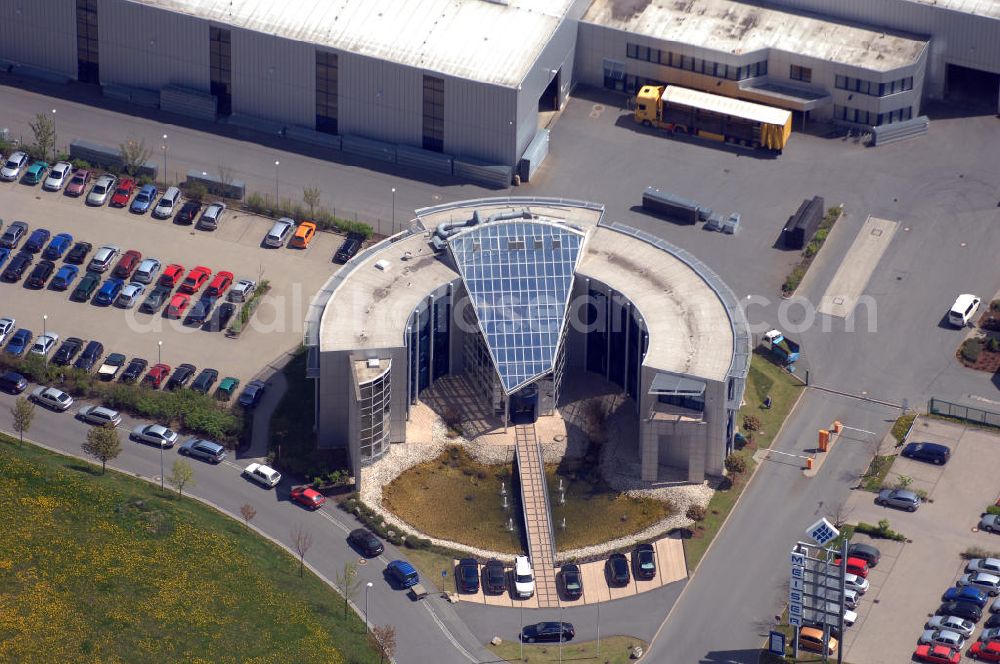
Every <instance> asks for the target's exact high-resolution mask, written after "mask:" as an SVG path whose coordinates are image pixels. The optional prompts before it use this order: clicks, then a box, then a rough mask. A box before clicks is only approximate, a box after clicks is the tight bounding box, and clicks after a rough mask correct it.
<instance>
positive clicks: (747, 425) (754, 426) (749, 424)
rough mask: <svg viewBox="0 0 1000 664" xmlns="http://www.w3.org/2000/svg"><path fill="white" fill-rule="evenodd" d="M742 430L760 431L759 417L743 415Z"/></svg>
mask: <svg viewBox="0 0 1000 664" xmlns="http://www.w3.org/2000/svg"><path fill="white" fill-rule="evenodd" d="M743 429H744V431H760V418H759V417H757V416H756V415H744V416H743Z"/></svg>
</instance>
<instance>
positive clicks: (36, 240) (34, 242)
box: [23, 228, 52, 254]
mask: <svg viewBox="0 0 1000 664" xmlns="http://www.w3.org/2000/svg"><path fill="white" fill-rule="evenodd" d="M50 237H52V233H50V232H49V230H48V229H47V228H36V229H35V230H33V231H31V235H29V236H28V240H27V242H25V243H24V249H23V251H29V252H31V253H33V254H37V253H38V252H39V251H41V250H42V249H44V248H45V243H46V242H48V241H49V238H50Z"/></svg>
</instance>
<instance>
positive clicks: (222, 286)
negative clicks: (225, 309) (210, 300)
mask: <svg viewBox="0 0 1000 664" xmlns="http://www.w3.org/2000/svg"><path fill="white" fill-rule="evenodd" d="M232 283H233V273H232V272H226V271H225V270H223V271H222V272H219V273H218V274H216V275H215V277H213V278H212V282H211V283H210V284H209V285H208V288H206V289H205V295H209V296H211V297H219V296H221V295H222V294H223V293H225V292H226V289H227V288H229V286H230V285H231V284H232Z"/></svg>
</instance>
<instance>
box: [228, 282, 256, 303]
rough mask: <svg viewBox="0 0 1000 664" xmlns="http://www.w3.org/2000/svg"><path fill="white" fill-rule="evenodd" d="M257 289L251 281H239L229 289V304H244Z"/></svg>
mask: <svg viewBox="0 0 1000 664" xmlns="http://www.w3.org/2000/svg"><path fill="white" fill-rule="evenodd" d="M256 288H257V282H256V281H253V280H252V279H240V280H239V281H237V282H236V283H235V284H233V286H232V288H230V289H229V301H230V302H246V301H247V300H249V299H250V296H251V295H253V292H254V290H255V289H256Z"/></svg>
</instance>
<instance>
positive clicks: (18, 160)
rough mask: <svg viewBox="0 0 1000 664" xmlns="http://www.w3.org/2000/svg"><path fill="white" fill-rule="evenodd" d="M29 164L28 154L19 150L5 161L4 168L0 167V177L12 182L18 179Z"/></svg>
mask: <svg viewBox="0 0 1000 664" xmlns="http://www.w3.org/2000/svg"><path fill="white" fill-rule="evenodd" d="M27 165H28V155H26V154H25V153H23V152H21V151H20V150H18V151H17V152H15V153H13V154H12V155H10V156H9V157H7V161H6V162H4V165H3V168H0V178H2V179H4V180H7V181H8V182H11V181H13V180H16V179H17V178H18V176H19V175H21V171H22V170H24V167H25V166H27Z"/></svg>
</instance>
